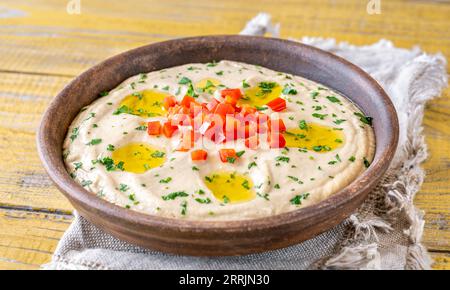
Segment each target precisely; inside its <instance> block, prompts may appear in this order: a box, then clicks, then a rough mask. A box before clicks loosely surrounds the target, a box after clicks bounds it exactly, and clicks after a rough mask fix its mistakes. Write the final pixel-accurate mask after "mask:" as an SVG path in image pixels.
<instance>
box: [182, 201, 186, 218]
mask: <svg viewBox="0 0 450 290" xmlns="http://www.w3.org/2000/svg"><path fill="white" fill-rule="evenodd" d="M186 212H187V201H185V200H183V201H182V202H181V215H186Z"/></svg>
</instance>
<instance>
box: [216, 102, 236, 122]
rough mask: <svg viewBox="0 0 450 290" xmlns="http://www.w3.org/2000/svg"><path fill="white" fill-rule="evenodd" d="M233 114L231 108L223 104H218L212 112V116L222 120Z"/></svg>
mask: <svg viewBox="0 0 450 290" xmlns="http://www.w3.org/2000/svg"><path fill="white" fill-rule="evenodd" d="M234 112H235V110H234V108H233V106H231V105H230V104H224V103H219V104H218V105H217V106H216V108H215V110H214V114H216V115H219V116H221V117H222V118H223V119H224V120H225V116H226V115H228V114H234Z"/></svg>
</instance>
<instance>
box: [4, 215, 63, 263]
mask: <svg viewBox="0 0 450 290" xmlns="http://www.w3.org/2000/svg"><path fill="white" fill-rule="evenodd" d="M70 222H71V216H66V215H55V214H46V213H36V212H28V211H20V210H5V209H1V208H0V229H1V231H0V269H38V268H39V267H40V265H42V264H45V263H48V262H49V261H50V260H51V255H52V253H53V252H54V250H55V248H56V245H57V243H58V240H59V239H60V238H61V236H62V234H63V233H64V231H65V230H66V229H67V227H68V226H69V224H70Z"/></svg>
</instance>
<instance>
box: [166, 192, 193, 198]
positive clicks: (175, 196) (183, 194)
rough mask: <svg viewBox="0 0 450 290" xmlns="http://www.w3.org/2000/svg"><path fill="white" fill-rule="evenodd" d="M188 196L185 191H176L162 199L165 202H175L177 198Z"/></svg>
mask: <svg viewBox="0 0 450 290" xmlns="http://www.w3.org/2000/svg"><path fill="white" fill-rule="evenodd" d="M187 196H189V194H187V193H186V192H184V191H175V192H172V193H169V194H168V195H163V196H162V199H163V200H174V199H176V198H177V197H187Z"/></svg>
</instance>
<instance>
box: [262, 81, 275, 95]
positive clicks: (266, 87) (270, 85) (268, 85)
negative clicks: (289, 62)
mask: <svg viewBox="0 0 450 290" xmlns="http://www.w3.org/2000/svg"><path fill="white" fill-rule="evenodd" d="M276 86H277V83H275V82H260V83H259V85H258V87H259V88H260V89H261V93H263V94H270V93H271V92H272V90H273V89H274V88H275V87H276Z"/></svg>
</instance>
